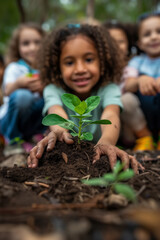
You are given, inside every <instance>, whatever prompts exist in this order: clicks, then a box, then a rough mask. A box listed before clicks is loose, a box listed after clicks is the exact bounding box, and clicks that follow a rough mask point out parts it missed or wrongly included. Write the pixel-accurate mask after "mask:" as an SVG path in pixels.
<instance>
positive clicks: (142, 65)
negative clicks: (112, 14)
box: [124, 13, 160, 150]
mask: <svg viewBox="0 0 160 240" xmlns="http://www.w3.org/2000/svg"><path fill="white" fill-rule="evenodd" d="M138 46H139V48H140V49H141V50H142V51H143V52H144V53H143V54H141V55H139V56H136V57H134V58H133V59H131V60H130V61H129V63H128V75H127V76H126V79H125V87H124V89H125V91H130V92H133V93H135V94H136V95H137V96H138V98H139V101H140V103H141V108H142V110H143V112H144V114H145V117H146V120H147V125H148V127H149V129H150V131H151V133H152V135H153V136H154V137H158V136H157V133H158V135H159V137H160V13H149V14H147V13H146V14H143V15H142V16H141V17H140V18H139V21H138ZM142 133H143V135H144V137H145V135H146V133H145V132H143V131H142ZM151 133H148V139H150V141H151V142H152V143H153V139H152V136H151ZM141 139H143V138H141ZM144 139H145V138H144ZM157 140H158V139H157ZM157 149H158V150H160V139H159V140H158V145H157Z"/></svg>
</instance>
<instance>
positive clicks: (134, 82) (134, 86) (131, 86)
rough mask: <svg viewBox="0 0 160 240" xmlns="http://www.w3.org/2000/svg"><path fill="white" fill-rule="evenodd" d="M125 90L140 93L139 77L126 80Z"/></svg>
mask: <svg viewBox="0 0 160 240" xmlns="http://www.w3.org/2000/svg"><path fill="white" fill-rule="evenodd" d="M124 90H125V91H126V92H137V91H138V77H131V78H128V79H126V80H125V86H124Z"/></svg>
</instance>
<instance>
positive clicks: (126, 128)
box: [104, 21, 154, 151]
mask: <svg viewBox="0 0 160 240" xmlns="http://www.w3.org/2000/svg"><path fill="white" fill-rule="evenodd" d="M104 26H105V27H106V28H107V29H108V31H109V33H110V35H111V36H112V37H113V39H115V40H116V42H117V44H118V46H119V48H120V50H121V54H122V55H123V58H124V60H125V62H126V65H127V63H128V60H129V58H130V57H131V48H132V41H131V39H130V35H129V32H128V29H127V24H124V23H120V22H116V21H109V22H106V23H104ZM128 71H129V72H130V71H131V69H130V68H128V67H125V68H124V71H123V75H122V79H121V84H120V87H121V90H122V97H121V100H122V103H123V107H124V109H123V112H122V113H121V121H122V129H121V138H122V143H125V144H126V145H128V146H129V145H130V144H133V143H134V142H135V139H136V144H135V146H134V148H133V150H134V151H138V150H153V149H154V145H153V141H152V138H151V132H150V131H149V129H148V127H147V123H146V120H145V116H144V114H143V111H142V110H141V106H140V102H139V100H138V97H137V96H136V95H135V94H133V93H131V92H127V91H126V89H125V88H124V86H125V79H126V78H127V76H128ZM124 89H125V90H124Z"/></svg>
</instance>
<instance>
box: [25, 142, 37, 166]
mask: <svg viewBox="0 0 160 240" xmlns="http://www.w3.org/2000/svg"><path fill="white" fill-rule="evenodd" d="M36 155H37V146H35V147H34V148H32V150H31V151H30V155H29V157H28V159H27V164H28V167H29V168H35V167H37V166H38V158H37V156H36Z"/></svg>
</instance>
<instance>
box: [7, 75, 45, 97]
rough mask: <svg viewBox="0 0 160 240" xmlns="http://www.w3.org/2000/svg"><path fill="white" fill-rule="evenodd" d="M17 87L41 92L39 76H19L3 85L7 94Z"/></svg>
mask: <svg viewBox="0 0 160 240" xmlns="http://www.w3.org/2000/svg"><path fill="white" fill-rule="evenodd" d="M19 88H26V89H29V90H30V91H31V92H41V91H42V89H43V87H42V83H41V81H40V80H39V77H28V76H21V77H19V78H17V79H16V81H14V82H10V83H7V84H6V85H5V95H6V96H9V95H10V94H11V93H12V92H14V91H15V90H17V89H19Z"/></svg>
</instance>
